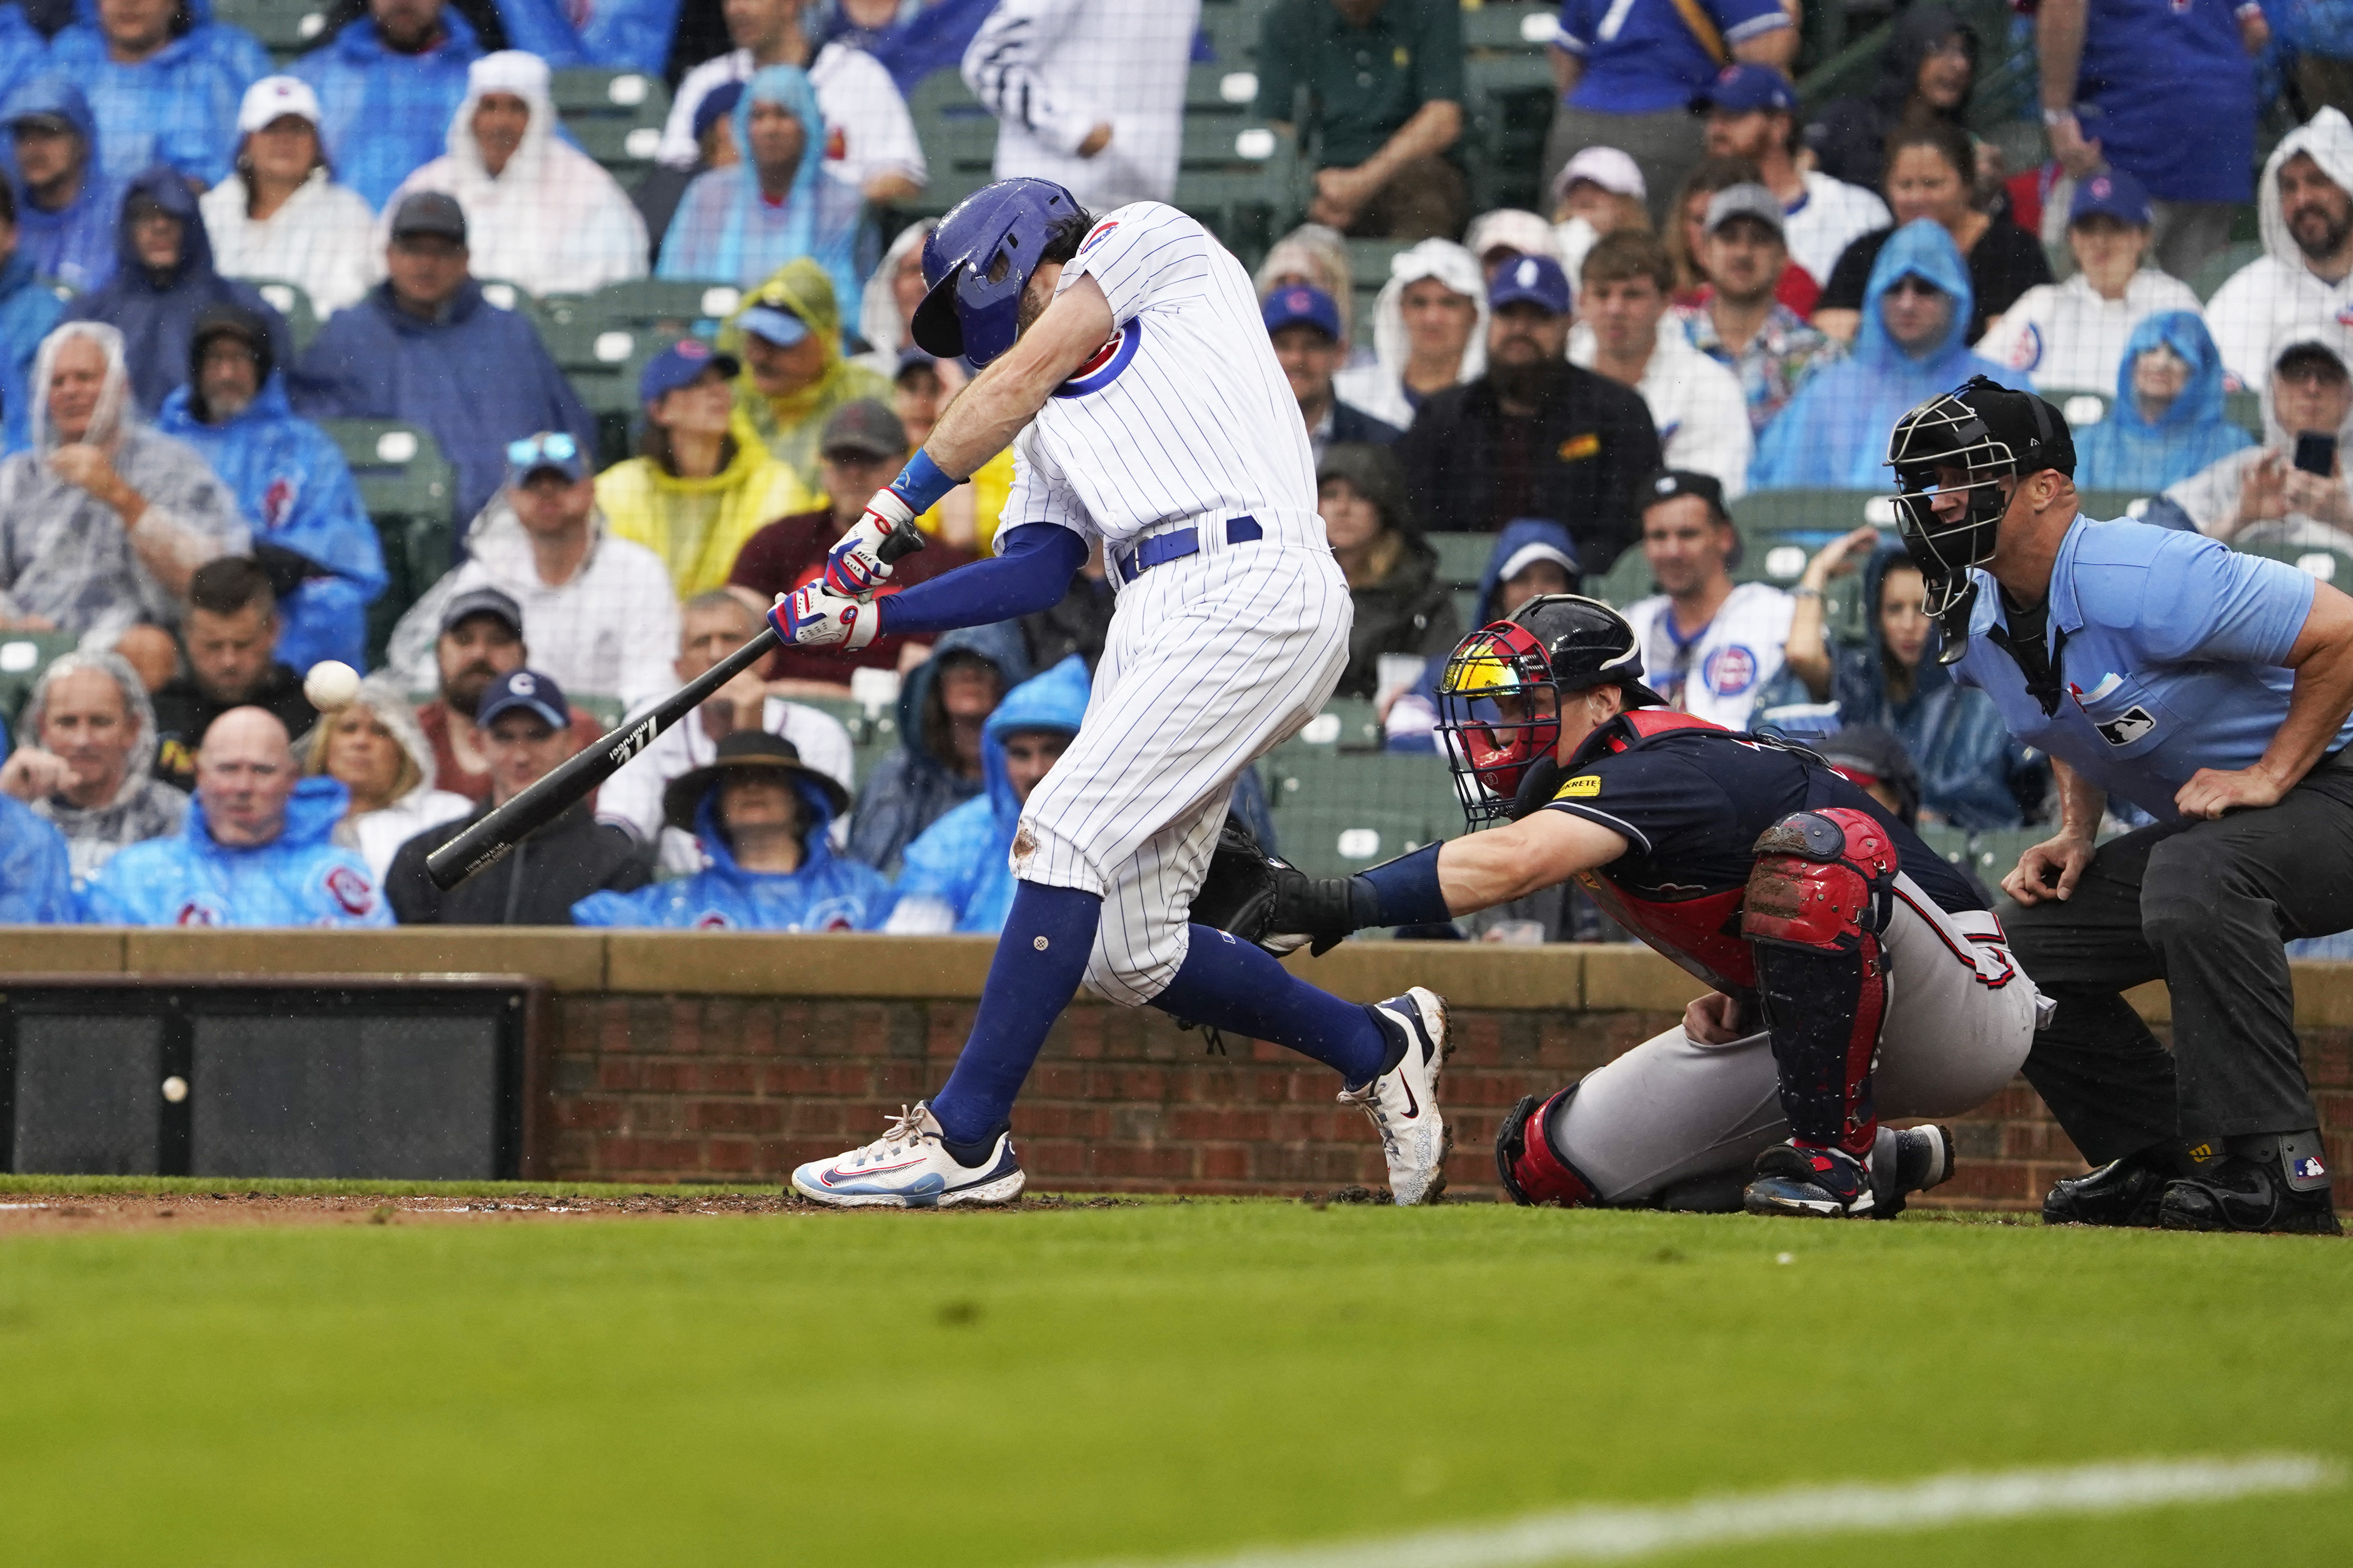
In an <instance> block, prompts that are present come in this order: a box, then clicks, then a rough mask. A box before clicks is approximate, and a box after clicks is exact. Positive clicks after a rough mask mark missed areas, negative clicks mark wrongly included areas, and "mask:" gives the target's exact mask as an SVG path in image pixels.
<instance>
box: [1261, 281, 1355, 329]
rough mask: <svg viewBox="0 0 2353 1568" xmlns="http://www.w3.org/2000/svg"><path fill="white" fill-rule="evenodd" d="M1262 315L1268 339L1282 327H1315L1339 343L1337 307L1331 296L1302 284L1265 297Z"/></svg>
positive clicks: (1276, 291)
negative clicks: (1264, 319)
mask: <svg viewBox="0 0 2353 1568" xmlns="http://www.w3.org/2000/svg"><path fill="white" fill-rule="evenodd" d="M1261 313H1262V314H1263V315H1264V316H1265V318H1266V331H1267V335H1268V336H1269V337H1271V336H1273V335H1274V334H1275V333H1277V332H1279V331H1282V329H1283V328H1285V327H1296V326H1300V325H1306V326H1310V327H1314V329H1316V330H1317V331H1320V332H1322V333H1323V334H1324V336H1325V337H1327V338H1330V339H1331V340H1332V341H1333V342H1335V343H1336V342H1339V341H1340V307H1339V306H1338V305H1336V304H1335V303H1334V302H1333V300H1332V296H1331V295H1329V294H1326V293H1325V292H1324V290H1323V289H1311V288H1309V287H1307V285H1305V284H1303V283H1297V284H1293V285H1292V286H1291V287H1290V288H1287V289H1276V290H1275V291H1274V292H1273V293H1271V294H1269V295H1268V296H1267V297H1266V304H1265V306H1264V307H1263V308H1262V311H1261Z"/></svg>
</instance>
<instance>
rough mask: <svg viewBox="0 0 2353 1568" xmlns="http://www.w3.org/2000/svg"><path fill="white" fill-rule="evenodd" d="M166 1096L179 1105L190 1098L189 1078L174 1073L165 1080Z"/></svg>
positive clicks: (166, 1098)
mask: <svg viewBox="0 0 2353 1568" xmlns="http://www.w3.org/2000/svg"><path fill="white" fill-rule="evenodd" d="M187 1098H188V1080H187V1079H184V1078H182V1077H181V1076H180V1075H179V1074H178V1073H174V1074H173V1075H172V1076H171V1077H170V1078H167V1079H164V1099H165V1100H170V1101H171V1102H172V1103H173V1104H174V1105H177V1104H179V1103H180V1101H182V1100H185V1099H187Z"/></svg>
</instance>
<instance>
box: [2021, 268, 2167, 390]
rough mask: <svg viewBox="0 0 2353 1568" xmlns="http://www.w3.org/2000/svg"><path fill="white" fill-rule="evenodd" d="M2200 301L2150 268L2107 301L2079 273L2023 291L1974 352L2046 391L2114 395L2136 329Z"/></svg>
mask: <svg viewBox="0 0 2353 1568" xmlns="http://www.w3.org/2000/svg"><path fill="white" fill-rule="evenodd" d="M2197 309H2198V296H2197V295H2196V294H2195V293H2193V292H2191V291H2190V288H2189V284H2187V283H2184V282H2183V281H2181V279H2179V278H2172V277H2168V276H2167V275H2166V274H2165V273H2162V272H2158V271H2156V270H2154V269H2152V268H2141V270H2139V271H2138V272H2136V273H2134V274H2133V278H2132V281H2131V282H2129V283H2127V284H2126V285H2125V297H2124V298H2123V299H2121V300H2104V299H2102V298H2101V297H2100V295H2099V293H2098V291H2097V290H2096V289H2094V288H2093V287H2092V285H2091V281H2090V279H2086V278H2085V277H2084V275H2083V274H2082V273H2080V272H2078V273H2077V274H2075V276H2073V278H2070V279H2067V281H2065V282H2064V283H2038V284H2036V285H2035V286H2034V287H2033V288H2031V289H2028V290H2027V291H2026V292H2025V293H2023V294H2021V295H2020V296H2019V297H2018V299H2017V301H2016V302H2015V303H2013V304H2012V305H2011V306H2010V309H2009V310H2004V311H2003V312H2002V313H2001V318H2000V320H1999V321H1996V322H1995V323H1994V324H1993V326H1992V327H1991V328H1989V330H1988V331H1987V332H1986V335H1985V336H1984V337H1982V338H1980V339H1978V345H1977V348H1978V353H1980V354H1983V355H1984V356H1985V357H1986V358H1988V359H1989V360H1991V361H1993V363H1996V364H2000V365H2008V366H2009V367H2010V369H2012V370H2016V371H2023V372H2025V373H2026V374H2027V375H2028V376H2029V377H2030V378H2031V379H2032V381H2033V383H2034V384H2035V386H2036V387H2038V388H2040V389H2042V390H2043V391H2055V390H2059V389H2063V388H2067V389H2076V390H2084V391H2092V392H2105V393H2113V392H2115V391H2116V367H2117V364H2118V363H2119V362H2120V361H2122V360H2123V358H2124V356H2125V344H2126V342H2129V341H2130V340H2131V338H2132V332H2133V329H2134V328H2135V327H2137V326H2139V325H2140V324H2141V322H2142V321H2144V320H2145V319H2146V318H2147V317H2150V316H2154V315H2157V314H2158V313H2159V312H2160V311H2165V310H2197Z"/></svg>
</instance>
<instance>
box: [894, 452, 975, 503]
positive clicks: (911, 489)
mask: <svg viewBox="0 0 2353 1568" xmlns="http://www.w3.org/2000/svg"><path fill="white" fill-rule="evenodd" d="M962 482H963V481H962V480H960V479H950V478H948V477H947V475H946V474H944V473H943V472H941V471H940V466H939V465H938V464H937V463H934V462H933V461H932V455H931V454H930V453H929V452H926V451H924V450H923V448H922V447H916V448H915V455H914V456H913V457H912V458H908V459H907V466H906V467H905V468H902V469H900V470H899V477H898V478H897V479H893V480H892V481H891V489H892V490H894V491H896V492H897V494H898V497H899V499H900V500H902V501H905V502H906V503H907V508H908V510H911V511H913V513H914V514H915V515H916V516H918V517H921V516H922V515H923V513H925V512H927V511H929V510H932V508H934V507H935V506H937V505H939V504H940V498H941V497H942V496H944V495H946V494H947V493H948V492H949V491H950V490H952V489H955V488H956V486H957V485H959V484H961V483H962Z"/></svg>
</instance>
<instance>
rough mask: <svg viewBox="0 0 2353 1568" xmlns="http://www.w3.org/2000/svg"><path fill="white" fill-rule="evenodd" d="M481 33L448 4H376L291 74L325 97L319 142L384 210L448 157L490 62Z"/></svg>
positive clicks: (340, 171) (347, 179) (432, 0)
mask: <svg viewBox="0 0 2353 1568" xmlns="http://www.w3.org/2000/svg"><path fill="white" fill-rule="evenodd" d="M482 52H483V51H482V43H481V38H480V36H479V35H478V34H476V33H475V31H474V28H473V25H472V24H471V23H470V22H468V21H467V20H466V18H465V17H464V16H460V15H459V13H458V8H457V7H456V6H454V5H444V4H442V0H370V4H369V5H368V9H367V14H366V15H365V16H358V17H354V18H353V20H352V21H350V22H347V23H345V24H344V25H343V27H342V28H341V29H339V30H338V31H337V32H336V34H335V36H334V37H333V38H332V39H331V40H330V41H328V42H327V43H325V44H323V45H322V46H321V47H318V48H315V49H312V50H311V52H310V53H309V54H307V55H304V56H303V57H302V58H301V59H299V60H296V61H295V62H294V64H293V65H292V67H291V68H290V70H289V74H290V75H292V76H297V77H300V78H301V79H303V80H304V81H307V82H309V83H310V84H311V88H312V89H315V90H316V91H317V93H318V95H319V106H320V108H321V109H322V110H325V118H324V119H323V120H322V121H320V123H319V138H320V140H321V142H323V143H324V144H325V146H326V149H327V163H328V164H329V165H330V166H331V167H332V168H333V170H334V171H335V178H336V179H338V180H340V181H341V182H343V184H346V185H349V186H350V187H351V188H352V189H353V190H355V191H357V192H358V193H359V194H360V195H363V196H364V197H366V198H367V204H368V205H370V206H372V207H375V208H377V209H378V210H382V209H383V207H384V205H385V202H386V201H387V200H388V199H389V198H390V197H391V195H392V193H393V192H394V191H396V190H397V189H399V187H400V182H401V181H403V180H405V179H406V178H408V176H409V175H410V174H415V173H416V172H417V170H418V169H420V168H422V167H424V166H425V165H426V164H427V163H431V162H432V161H433V160H434V159H436V158H438V157H439V156H440V155H441V154H442V153H443V152H444V151H445V150H446V147H447V144H448V132H449V117H450V116H451V115H452V114H455V113H456V112H457V111H458V105H459V104H460V103H462V102H464V101H465V98H466V68H468V67H469V66H470V65H472V64H473V63H474V62H475V61H476V60H478V59H480V58H482Z"/></svg>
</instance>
